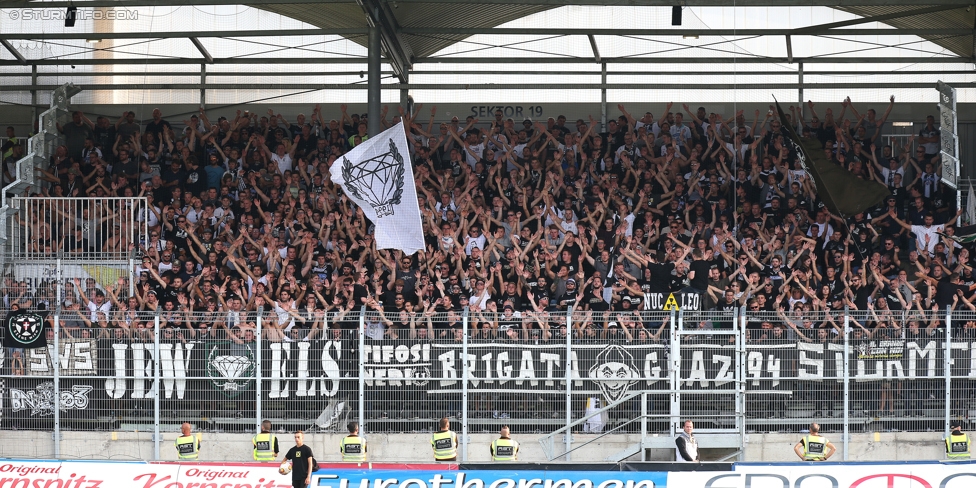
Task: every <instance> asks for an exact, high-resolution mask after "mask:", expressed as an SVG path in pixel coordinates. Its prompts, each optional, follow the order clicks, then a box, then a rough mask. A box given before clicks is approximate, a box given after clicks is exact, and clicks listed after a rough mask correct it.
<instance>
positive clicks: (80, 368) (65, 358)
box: [27, 339, 98, 376]
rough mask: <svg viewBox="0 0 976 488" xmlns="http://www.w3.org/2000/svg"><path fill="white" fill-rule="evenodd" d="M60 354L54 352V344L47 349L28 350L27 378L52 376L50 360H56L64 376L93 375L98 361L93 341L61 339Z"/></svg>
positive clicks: (96, 346) (50, 344)
mask: <svg viewBox="0 0 976 488" xmlns="http://www.w3.org/2000/svg"><path fill="white" fill-rule="evenodd" d="M59 347H60V349H61V351H60V354H59V353H57V352H55V350H54V344H53V343H49V344H48V345H47V348H46V349H45V348H35V349H29V350H28V351H29V352H28V354H27V375H28V376H50V375H52V374H54V365H53V364H52V361H51V358H52V357H54V358H57V362H58V364H59V365H60V367H61V371H60V374H62V375H64V376H90V375H94V374H95V363H96V361H98V342H97V341H96V340H95V339H61V341H60V344H59Z"/></svg>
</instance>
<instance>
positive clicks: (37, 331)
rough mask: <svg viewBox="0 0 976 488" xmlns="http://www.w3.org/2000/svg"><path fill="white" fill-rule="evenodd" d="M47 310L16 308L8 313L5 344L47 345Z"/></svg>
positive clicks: (15, 345)
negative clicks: (36, 310)
mask: <svg viewBox="0 0 976 488" xmlns="http://www.w3.org/2000/svg"><path fill="white" fill-rule="evenodd" d="M46 318H47V311H46V310H45V311H41V312H35V311H31V310H14V311H11V312H10V313H9V314H7V321H6V326H5V327H4V336H3V346H4V347H18V348H24V349H34V348H38V347H47V337H46V336H45V330H44V326H45V319H46Z"/></svg>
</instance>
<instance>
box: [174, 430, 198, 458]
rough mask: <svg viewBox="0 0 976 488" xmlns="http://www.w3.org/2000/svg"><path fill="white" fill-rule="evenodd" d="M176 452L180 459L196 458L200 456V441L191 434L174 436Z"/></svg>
mask: <svg viewBox="0 0 976 488" xmlns="http://www.w3.org/2000/svg"><path fill="white" fill-rule="evenodd" d="M176 453H177V454H178V455H179V457H180V459H181V460H190V461H192V460H196V459H198V458H199V457H200V443H199V442H197V440H196V438H195V437H193V436H192V435H181V436H179V437H177V438H176Z"/></svg>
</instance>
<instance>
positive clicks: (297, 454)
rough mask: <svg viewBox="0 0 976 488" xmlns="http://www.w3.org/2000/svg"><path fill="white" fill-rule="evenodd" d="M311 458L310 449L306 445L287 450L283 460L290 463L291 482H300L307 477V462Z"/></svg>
mask: <svg viewBox="0 0 976 488" xmlns="http://www.w3.org/2000/svg"><path fill="white" fill-rule="evenodd" d="M312 457H313V456H312V448H311V447H308V445H302V446H301V447H299V446H295V447H292V448H291V449H289V450H288V452H287V453H286V454H285V459H290V460H291V461H292V463H291V479H292V480H293V481H296V480H298V481H302V480H304V479H305V478H307V477H308V475H309V472H308V460H309V459H311V458H312Z"/></svg>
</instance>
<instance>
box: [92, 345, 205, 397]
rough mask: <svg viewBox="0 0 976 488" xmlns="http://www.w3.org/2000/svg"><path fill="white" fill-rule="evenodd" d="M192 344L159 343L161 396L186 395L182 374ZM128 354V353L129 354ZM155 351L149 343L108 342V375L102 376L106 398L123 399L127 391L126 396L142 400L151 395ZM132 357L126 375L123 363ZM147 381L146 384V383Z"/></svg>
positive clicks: (184, 373)
mask: <svg viewBox="0 0 976 488" xmlns="http://www.w3.org/2000/svg"><path fill="white" fill-rule="evenodd" d="M194 346H195V344H194V343H192V342H188V343H185V344H184V343H160V344H159V368H160V373H161V374H160V377H161V378H162V380H163V383H162V387H163V388H162V391H163V397H164V398H174V397H175V398H178V399H180V400H182V399H183V397H184V396H185V395H186V377H187V374H188V372H189V371H190V354H191V353H192V352H193V347H194ZM129 353H131V355H129ZM155 353H156V351H155V346H154V345H153V344H148V343H141V342H134V343H132V344H117V343H116V344H112V359H113V360H112V369H113V371H112V376H110V377H109V378H106V379H105V393H106V394H107V395H108V397H109V398H112V399H120V398H125V395H126V393H128V392H129V391H130V388H129V386H128V385H129V382H130V381H131V382H132V387H131V396H130V398H132V399H136V400H142V399H147V398H153V395H154V393H153V392H154V391H155V386H154V385H153V384H152V381H153V379H152V378H153V376H154V375H155V367H156V363H155V359H154V357H153V355H154V354H155ZM128 359H131V360H132V373H131V374H130V373H129V371H128V369H127V367H126V363H127V360H128ZM147 383H148V384H147Z"/></svg>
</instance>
